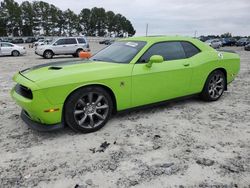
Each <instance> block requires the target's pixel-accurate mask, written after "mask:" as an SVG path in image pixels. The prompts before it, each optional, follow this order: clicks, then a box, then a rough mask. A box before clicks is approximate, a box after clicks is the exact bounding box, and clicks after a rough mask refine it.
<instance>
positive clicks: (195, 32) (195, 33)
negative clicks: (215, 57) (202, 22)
mask: <svg viewBox="0 0 250 188" xmlns="http://www.w3.org/2000/svg"><path fill="white" fill-rule="evenodd" d="M196 35H197V31H196V30H195V31H194V38H196Z"/></svg>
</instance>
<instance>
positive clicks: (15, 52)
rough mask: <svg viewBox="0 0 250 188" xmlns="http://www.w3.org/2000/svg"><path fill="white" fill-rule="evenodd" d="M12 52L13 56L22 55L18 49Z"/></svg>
mask: <svg viewBox="0 0 250 188" xmlns="http://www.w3.org/2000/svg"><path fill="white" fill-rule="evenodd" d="M11 54H12V56H15V57H16V56H19V55H20V53H19V51H17V50H14V51H13V52H12V53H11Z"/></svg>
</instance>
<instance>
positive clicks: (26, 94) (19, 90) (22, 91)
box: [15, 84, 33, 99]
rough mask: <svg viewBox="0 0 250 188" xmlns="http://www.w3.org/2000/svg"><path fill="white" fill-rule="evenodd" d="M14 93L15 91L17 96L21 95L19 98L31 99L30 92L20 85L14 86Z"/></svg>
mask: <svg viewBox="0 0 250 188" xmlns="http://www.w3.org/2000/svg"><path fill="white" fill-rule="evenodd" d="M15 91H16V92H17V93H18V94H19V95H21V96H23V97H25V98H28V99H33V95H32V91H31V90H30V89H29V88H27V87H25V86H23V85H21V84H17V85H16V87H15Z"/></svg>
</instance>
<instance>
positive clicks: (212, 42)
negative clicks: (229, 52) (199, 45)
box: [205, 39, 222, 48]
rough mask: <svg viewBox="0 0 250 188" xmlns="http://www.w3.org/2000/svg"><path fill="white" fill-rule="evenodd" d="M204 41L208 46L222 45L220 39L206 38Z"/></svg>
mask: <svg viewBox="0 0 250 188" xmlns="http://www.w3.org/2000/svg"><path fill="white" fill-rule="evenodd" d="M205 43H207V44H208V45H209V46H211V47H213V48H220V47H222V42H221V40H220V39H210V40H207V41H206V42H205Z"/></svg>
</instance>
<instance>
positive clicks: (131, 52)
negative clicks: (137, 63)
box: [90, 41, 146, 63]
mask: <svg viewBox="0 0 250 188" xmlns="http://www.w3.org/2000/svg"><path fill="white" fill-rule="evenodd" d="M145 44H146V42H143V41H121V42H115V43H113V44H112V45H110V46H108V47H107V48H104V49H103V50H101V51H100V52H98V53H97V54H95V55H94V56H93V57H91V58H90V60H93V61H107V62H112V63H129V62H130V61H131V60H132V59H133V58H134V57H135V55H136V54H137V53H138V52H139V51H140V50H141V49H142V48H143V47H144V46H145Z"/></svg>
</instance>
